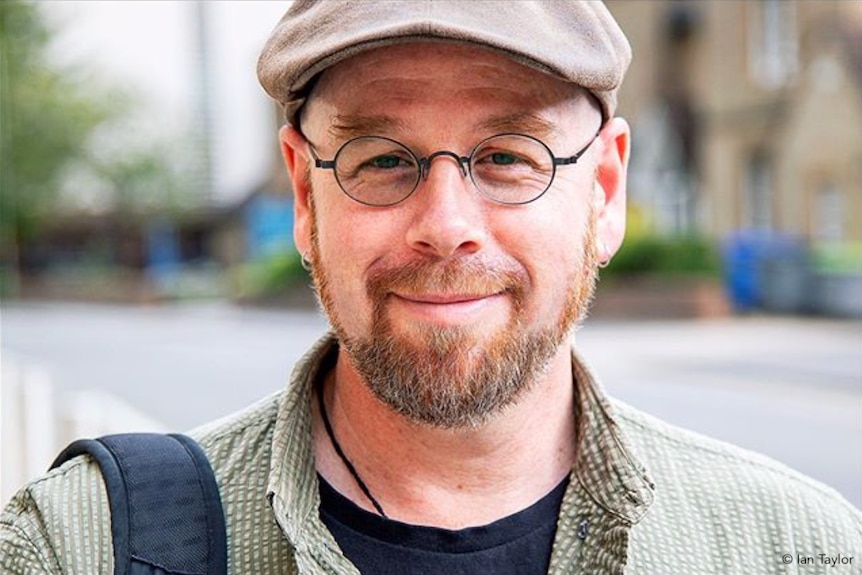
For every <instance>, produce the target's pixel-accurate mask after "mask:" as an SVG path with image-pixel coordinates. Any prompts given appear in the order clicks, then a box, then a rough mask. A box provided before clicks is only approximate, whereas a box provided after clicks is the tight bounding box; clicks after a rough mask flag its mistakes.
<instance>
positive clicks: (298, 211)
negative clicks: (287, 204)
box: [278, 124, 314, 254]
mask: <svg viewBox="0 0 862 575" xmlns="http://www.w3.org/2000/svg"><path fill="white" fill-rule="evenodd" d="M278 139H279V143H280V144H281V155H282V157H284V165H285V167H286V168H287V173H288V175H289V176H290V182H291V185H292V186H293V217H294V223H293V241H294V243H295V244H296V249H297V250H299V253H300V254H309V253H310V249H311V229H312V218H313V217H314V215H313V214H312V210H311V207H310V201H311V183H310V182H309V179H308V174H309V162H310V160H309V158H308V142H306V140H305V138H304V137H303V135H302V134H300V133H299V131H298V130H296V128H294V127H293V126H291V125H289V124H287V125H285V126H282V127H281V129H280V130H279V132H278Z"/></svg>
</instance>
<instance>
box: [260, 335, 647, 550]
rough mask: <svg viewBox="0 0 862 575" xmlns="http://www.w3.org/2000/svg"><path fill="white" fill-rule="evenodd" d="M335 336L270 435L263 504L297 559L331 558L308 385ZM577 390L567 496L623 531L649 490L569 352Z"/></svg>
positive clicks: (308, 362) (308, 361)
mask: <svg viewBox="0 0 862 575" xmlns="http://www.w3.org/2000/svg"><path fill="white" fill-rule="evenodd" d="M337 345H338V344H337V341H336V339H335V336H334V334H332V333H328V334H327V335H326V336H324V337H323V338H321V339H320V340H319V341H318V342H317V343H315V345H314V346H313V347H312V348H311V349H310V350H309V351H308V352H307V353H306V354H305V356H304V357H303V358H302V359H301V360H300V361H299V362H298V363H297V364H296V366H295V368H294V370H293V373H292V375H291V380H290V384H289V386H288V388H287V391H286V392H285V394H284V397H283V400H282V403H281V406H280V408H279V411H278V415H277V419H276V425H275V432H274V434H273V446H272V460H271V462H270V476H269V483H268V489H267V497H268V498H269V500H270V503H271V505H272V508H273V510H274V512H275V516H276V520H277V521H278V523H279V524H280V525H281V528H282V529H283V531H284V532H285V535H286V536H287V537H288V539H289V540H290V542H291V544H292V545H293V546H294V548H295V549H296V550H297V552H298V554H302V553H303V552H304V551H307V550H310V549H311V548H312V547H314V546H317V545H319V544H320V543H323V545H324V547H325V548H328V549H329V550H332V551H336V555H340V553H337V549H338V547H337V544H336V543H335V541H334V539H333V538H332V536H331V535H330V534H329V531H328V530H327V529H326V528H325V526H324V525H323V522H322V521H320V518H319V513H318V509H319V506H320V494H319V491H318V480H317V471H316V467H315V462H314V452H313V446H312V436H311V400H312V390H313V389H314V382H315V380H316V378H317V376H318V373H319V371H320V369H321V366H322V365H323V363H324V360H325V359H326V357H327V355H328V354H330V353H332V352H334V349H335V347H336V346H337ZM572 363H573V366H574V368H573V369H574V374H573V375H574V380H575V382H577V391H578V393H577V397H578V401H577V407H576V411H577V413H576V414H575V416H576V417H577V418H578V420H579V421H578V425H579V448H578V450H577V455H576V465H575V468H574V470H573V479H575V480H576V481H577V486H576V485H575V481H572V482H571V483H570V485H569V490H570V491H571V490H575V489H578V488H580V489H583V491H585V492H586V493H587V494H588V496H589V497H590V498H591V499H592V501H593V503H594V504H596V505H598V506H599V507H601V508H602V509H603V510H605V511H606V512H608V513H610V514H611V515H613V516H616V517H617V518H618V519H620V520H621V521H622V522H623V523H624V524H628V525H631V524H634V523H637V522H638V521H640V520H641V519H642V518H643V516H644V514H645V513H646V512H647V509H648V508H649V506H650V504H651V503H652V500H653V490H654V485H653V482H652V480H651V478H650V476H649V474H648V472H647V471H646V469H645V468H644V467H643V465H641V464H640V463H639V462H638V461H637V459H636V458H635V457H634V455H633V454H632V451H631V449H630V448H629V447H628V444H627V442H626V439H625V437H624V435H623V433H622V430H621V429H620V428H619V425H618V424H617V422H616V420H615V419H614V416H613V410H612V407H611V405H610V402H609V400H608V399H607V397H606V395H605V393H604V390H603V389H602V387H601V385H600V384H599V382H598V379H597V378H596V377H595V376H594V375H593V373H592V371H591V370H590V368H589V367H588V366H587V365H586V363H585V362H584V361H583V359H582V358H581V357H580V356H579V355H578V353H577V352H576V351H574V350H573V351H572Z"/></svg>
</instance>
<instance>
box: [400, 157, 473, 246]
mask: <svg viewBox="0 0 862 575" xmlns="http://www.w3.org/2000/svg"><path fill="white" fill-rule="evenodd" d="M435 158H438V159H440V160H442V161H438V162H435V165H436V169H434V170H432V169H431V168H432V164H431V160H433V159H435ZM447 160H448V161H447ZM423 167H424V174H423V175H424V179H423V180H422V181H421V182H420V184H419V189H417V190H416V191H415V192H414V197H413V198H411V199H412V202H411V203H410V206H411V207H412V208H413V209H414V214H413V217H412V219H411V221H410V227H409V229H408V231H407V243H408V245H409V246H410V247H411V248H413V249H414V250H416V251H419V252H421V253H423V254H425V255H428V256H434V257H439V258H447V257H450V256H453V255H455V254H457V253H459V252H460V253H463V254H470V253H475V252H477V251H479V250H480V249H482V247H483V246H484V245H485V243H486V241H487V238H488V231H487V222H486V218H485V210H486V209H487V208H486V207H485V206H484V199H483V198H482V196H481V195H480V194H477V193H476V191H475V190H474V189H473V184H472V182H471V181H470V178H469V177H468V175H467V170H466V167H465V166H464V164H463V162H462V161H461V159H460V157H459V156H457V155H455V154H453V153H451V152H442V153H439V152H438V153H435V154H432V155H431V156H429V157H428V159H427V160H426V162H425V165H424V166H423Z"/></svg>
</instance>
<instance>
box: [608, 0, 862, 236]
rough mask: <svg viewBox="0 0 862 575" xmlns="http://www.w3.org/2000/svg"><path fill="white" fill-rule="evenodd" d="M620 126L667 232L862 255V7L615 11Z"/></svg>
mask: <svg viewBox="0 0 862 575" xmlns="http://www.w3.org/2000/svg"><path fill="white" fill-rule="evenodd" d="M607 4H608V7H609V8H610V10H611V11H612V12H613V13H614V15H615V17H616V18H617V19H618V21H619V22H620V25H621V26H622V27H623V29H624V30H625V31H626V33H627V34H628V36H629V39H630V41H631V43H632V45H633V49H634V54H635V55H634V60H633V63H632V68H631V69H630V72H629V75H628V77H627V79H626V82H625V84H624V86H623V90H622V93H621V100H620V114H621V115H623V116H625V117H626V118H628V120H629V121H630V123H631V124H632V127H633V130H634V138H633V157H632V167H631V170H632V171H631V177H630V195H631V199H632V202H633V203H635V204H637V205H639V206H641V207H642V209H643V210H644V211H645V212H646V213H647V214H649V219H650V220H651V221H652V223H653V225H654V226H655V228H656V229H657V230H658V231H668V232H671V233H674V232H675V233H685V232H691V231H702V232H705V233H706V234H708V235H710V236H713V237H716V238H718V237H722V236H724V235H726V234H727V233H730V232H732V231H734V230H740V229H758V230H774V231H780V232H789V233H793V234H798V235H802V236H804V237H806V238H808V239H811V240H841V241H856V242H858V241H862V217H860V216H862V3H859V2H843V1H822V2H813V1H810V2H806V1H796V0H761V1H757V2H745V1H737V0H722V1H717V0H714V1H710V2H697V1H691V0H689V1H683V0H677V1H649V2H642V1H637V2H634V1H629V0H608V2H607Z"/></svg>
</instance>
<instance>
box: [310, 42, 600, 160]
mask: <svg viewBox="0 0 862 575" xmlns="http://www.w3.org/2000/svg"><path fill="white" fill-rule="evenodd" d="M586 94H587V92H586V90H584V89H583V88H580V87H578V86H576V85H574V84H570V83H567V82H564V81H562V80H558V79H556V78H554V77H552V76H549V75H547V74H544V73H542V72H539V71H536V70H533V69H531V68H528V67H526V66H524V65H523V64H520V63H518V62H515V61H514V60H511V59H509V58H508V57H506V56H503V55H501V54H499V53H496V52H493V51H490V50H486V49H482V48H478V47H474V46H467V45H460V44H445V43H441V44H437V43H413V44H403V45H398V46H389V47H385V48H378V49H373V50H369V51H368V52H364V53H361V54H358V55H356V56H353V57H352V58H349V59H347V60H345V61H343V62H339V63H338V64H335V65H334V66H332V67H331V68H330V69H328V70H326V71H325V72H324V73H323V74H322V75H321V77H320V79H319V81H318V82H317V84H316V85H315V87H314V89H313V90H312V93H311V94H310V95H309V99H308V101H307V105H306V107H305V109H304V111H303V125H306V123H305V118H306V117H307V116H308V115H309V112H310V110H312V109H315V110H317V111H318V113H315V114H313V115H314V116H316V117H317V118H318V123H317V124H316V125H318V126H319V127H320V128H321V129H322V130H323V131H324V132H323V133H325V134H326V137H328V138H330V142H331V143H333V144H335V143H338V142H343V141H345V140H346V139H350V138H351V137H357V136H362V135H386V136H390V137H401V136H407V135H413V134H412V133H413V132H415V131H416V130H417V129H418V128H417V126H415V125H411V122H412V118H413V117H418V115H421V113H422V110H423V108H424V107H425V106H426V105H430V106H434V105H436V106H438V107H439V103H440V102H442V101H446V102H451V106H452V108H453V111H454V110H455V109H461V110H465V113H466V115H467V116H472V118H473V125H472V126H463V127H464V128H465V129H470V128H474V129H479V130H481V131H482V132H483V133H484V134H485V135H486V136H490V135H493V134H495V133H503V132H521V133H526V134H529V135H532V136H534V137H537V138H540V139H544V138H546V137H552V136H555V135H559V133H560V130H561V126H556V125H555V124H554V123H553V122H551V121H550V119H551V118H550V117H545V114H544V113H542V111H543V110H550V109H556V110H557V112H559V111H560V110H561V109H567V110H571V111H573V112H574V113H575V114H576V116H575V117H583V116H582V115H581V112H579V111H578V110H580V109H582V106H581V105H582V103H585V102H586V101H589V100H590V98H588V97H586ZM561 105H562V108H561ZM467 110H472V112H466V111H467ZM320 113H322V114H320ZM440 122H441V124H440V125H441V126H442V125H444V124H446V122H447V117H446V116H444V117H441V118H440ZM450 127H451V126H450ZM318 133H321V132H318Z"/></svg>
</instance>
